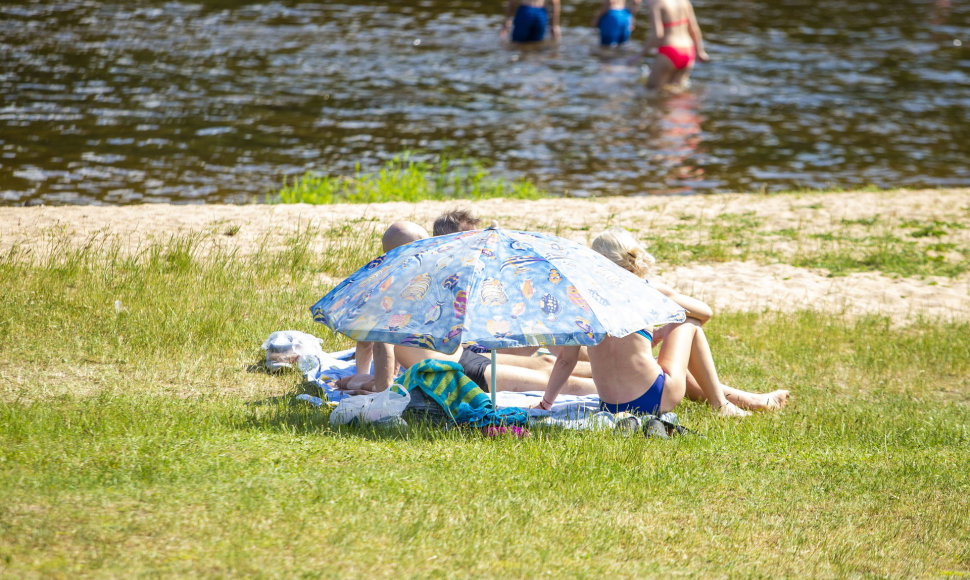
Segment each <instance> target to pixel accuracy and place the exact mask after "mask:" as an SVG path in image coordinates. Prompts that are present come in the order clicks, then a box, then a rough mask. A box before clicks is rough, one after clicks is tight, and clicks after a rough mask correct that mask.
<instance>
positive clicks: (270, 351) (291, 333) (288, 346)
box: [263, 330, 324, 372]
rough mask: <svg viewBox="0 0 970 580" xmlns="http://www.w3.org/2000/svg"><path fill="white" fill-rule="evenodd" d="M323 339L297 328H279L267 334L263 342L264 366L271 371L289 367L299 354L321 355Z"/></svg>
mask: <svg viewBox="0 0 970 580" xmlns="http://www.w3.org/2000/svg"><path fill="white" fill-rule="evenodd" d="M322 343H323V341H322V340H321V339H319V338H317V337H315V336H313V335H312V334H307V333H305V332H300V331H299V330H280V331H278V332H274V333H273V334H271V335H269V338H267V339H266V342H264V343H263V350H265V351H266V368H267V369H269V370H270V371H271V372H275V371H278V370H280V369H282V368H289V367H290V366H292V365H293V364H295V363H296V362H297V360H298V359H299V358H300V357H301V356H311V355H313V356H318V357H319V356H321V355H323V354H324V352H323V347H322V346H321V344H322Z"/></svg>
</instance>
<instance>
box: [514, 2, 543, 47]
mask: <svg viewBox="0 0 970 580" xmlns="http://www.w3.org/2000/svg"><path fill="white" fill-rule="evenodd" d="M548 18H549V17H548V16H547V15H546V9H545V8H538V7H536V6H524V5H520V6H519V9H518V10H516V11H515V19H514V20H512V42H539V41H540V40H542V38H543V37H544V36H545V35H546V24H547V22H548Z"/></svg>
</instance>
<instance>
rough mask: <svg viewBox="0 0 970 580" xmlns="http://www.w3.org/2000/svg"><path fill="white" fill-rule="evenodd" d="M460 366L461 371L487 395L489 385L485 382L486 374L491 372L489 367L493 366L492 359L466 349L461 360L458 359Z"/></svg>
mask: <svg viewBox="0 0 970 580" xmlns="http://www.w3.org/2000/svg"><path fill="white" fill-rule="evenodd" d="M458 364H460V365H461V370H462V371H463V372H464V373H465V375H466V376H467V377H468V378H470V379H471V380H472V382H474V383H475V384H476V385H478V386H479V387H481V388H482V390H483V391H485V392H486V393H487V392H488V383H487V382H486V381H485V372H486V371H488V370H489V368H488V367H489V365H491V364H492V361H491V359H489V358H488V357H487V356H485V355H481V354H478V353H474V352H472V351H470V350H468V349H467V348H466V349H464V351H463V352H462V353H461V358H459V359H458Z"/></svg>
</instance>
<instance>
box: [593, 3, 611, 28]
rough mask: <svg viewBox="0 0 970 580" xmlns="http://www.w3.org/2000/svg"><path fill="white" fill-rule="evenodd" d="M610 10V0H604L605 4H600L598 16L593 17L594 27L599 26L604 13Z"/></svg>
mask: <svg viewBox="0 0 970 580" xmlns="http://www.w3.org/2000/svg"><path fill="white" fill-rule="evenodd" d="M609 11H610V0H603V5H602V6H600V10H599V12H597V13H596V16H594V17H593V28H598V27H599V25H600V18H603V15H604V14H606V13H607V12H609Z"/></svg>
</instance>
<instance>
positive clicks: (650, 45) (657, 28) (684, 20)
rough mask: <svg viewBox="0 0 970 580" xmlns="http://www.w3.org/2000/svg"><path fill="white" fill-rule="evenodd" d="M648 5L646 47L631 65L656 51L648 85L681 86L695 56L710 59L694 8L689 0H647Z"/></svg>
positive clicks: (704, 59) (688, 74) (657, 86)
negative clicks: (648, 16) (648, 22)
mask: <svg viewBox="0 0 970 580" xmlns="http://www.w3.org/2000/svg"><path fill="white" fill-rule="evenodd" d="M646 5H647V10H649V12H650V32H649V37H648V38H647V42H646V43H645V44H644V45H643V50H641V51H640V53H639V54H637V55H636V56H634V57H633V58H631V59H630V64H631V65H633V64H636V63H637V62H639V61H640V60H641V59H642V58H644V57H645V56H647V55H648V54H650V53H652V52H653V51H654V50H656V52H657V56H656V57H655V58H654V59H653V64H652V65H651V66H650V76H648V77H647V88H649V89H658V88H660V87H664V86H671V87H675V88H682V87H684V86H685V85H686V83H687V79H688V77H689V76H690V72H691V70H693V68H694V61H695V59H696V60H699V61H701V62H707V61H708V60H709V57H708V56H707V52H706V51H705V50H704V39H703V38H702V37H701V28H700V26H698V25H697V19H696V18H695V17H694V7H693V6H692V5H691V3H690V0H647V2H646Z"/></svg>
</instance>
